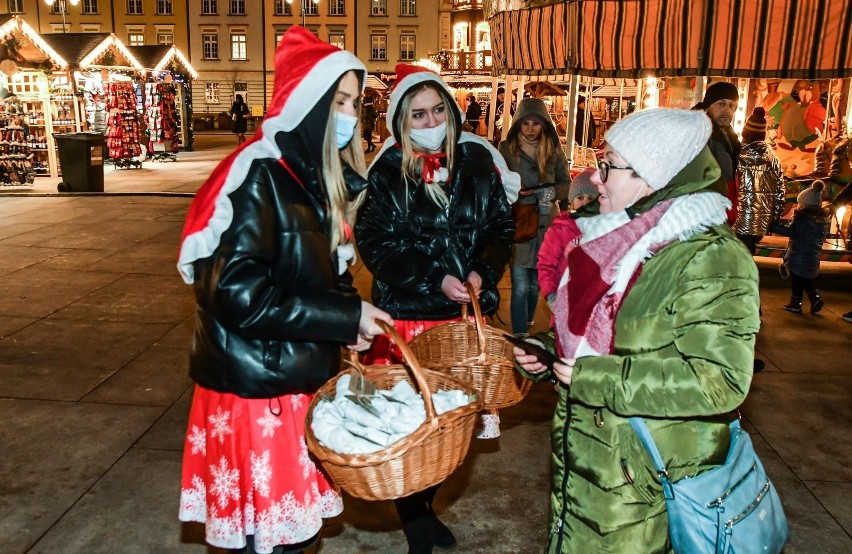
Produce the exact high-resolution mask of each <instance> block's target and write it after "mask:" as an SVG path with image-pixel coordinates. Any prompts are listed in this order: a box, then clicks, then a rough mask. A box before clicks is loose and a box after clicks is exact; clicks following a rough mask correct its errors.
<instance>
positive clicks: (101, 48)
mask: <svg viewBox="0 0 852 554" xmlns="http://www.w3.org/2000/svg"><path fill="white" fill-rule="evenodd" d="M110 46H115V48H116V49H117V50H118V51H119V52H121V55H122V56H124V58H125V59H126V60H127V61H128V62H130V66H131V67H132V68H133V69H135V70H137V71H144V70H145V68H144V67H142V64H141V63H139V60H137V59H136V57H135V56H133V54H131V53H130V50H128V49H127V47H126V46H125V45H124V43H123V42H121V41H120V40H119V39H118V37H117V36H115V34H113V33H110V35H109V36H108V37H107V38H105V39H104V40H103V41H102V42H101V43H100V44H98V45H97V46H95V48H94V49H93V50H92V51H91V52H89V53H88V54H87V55H86V57H85V58H83V59H82V60H80V67H81V68H83V69H85V68H87V67H90V66H92V65H95V63H94V62H95V60H96V59H98V57H100V55H101V54H103V53H104V52H106V50H107V48H109V47H110Z"/></svg>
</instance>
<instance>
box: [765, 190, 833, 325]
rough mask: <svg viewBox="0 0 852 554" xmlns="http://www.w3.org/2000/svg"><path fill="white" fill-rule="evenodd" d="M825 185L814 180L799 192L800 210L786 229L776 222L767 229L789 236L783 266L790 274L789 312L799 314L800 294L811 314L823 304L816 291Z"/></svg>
mask: <svg viewBox="0 0 852 554" xmlns="http://www.w3.org/2000/svg"><path fill="white" fill-rule="evenodd" d="M824 191H825V183H823V182H822V181H820V180H816V181H814V182H813V184H812V185H811V186H810V187H808V188H806V189H805V190H803V191H802V192H800V193H799V196H798V197H797V198H796V202H797V203H798V204H799V207H798V208H796V211H795V212H793V220H792V222H791V223H790V225H789V226H785V225H782V224H781V223H780V222H779V221H775V222H774V223H773V224H772V226H771V227H770V230H771V231H772V232H773V233H776V234H779V235H782V236H785V237H789V239H790V240H789V242H788V243H787V251H786V252H785V253H784V266H786V268H787V269H788V270H789V272H790V285H791V287H792V291H791V295H790V302H788V303H787V304H785V305H784V309H785V310H787V311H788V312H793V313H796V314H800V313H802V298H803V294H804V293H807V295H808V300H810V303H811V313H812V314H815V313H818V312H819V311H820V310H822V308H823V306H825V302H824V301H823V299H822V297H820V294H819V291H818V290H817V288H816V286H817V278H818V277H819V265H820V257H821V255H822V244H823V242H825V233H826V230H827V228H828V214H827V213H826V211H825V210H824V209H823V208H822V200H823V198H822V197H823V193H824Z"/></svg>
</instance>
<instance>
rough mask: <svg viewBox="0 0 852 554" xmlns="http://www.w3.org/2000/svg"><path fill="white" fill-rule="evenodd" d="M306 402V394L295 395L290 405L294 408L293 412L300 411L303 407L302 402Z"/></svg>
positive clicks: (291, 398)
mask: <svg viewBox="0 0 852 554" xmlns="http://www.w3.org/2000/svg"><path fill="white" fill-rule="evenodd" d="M304 401H305V395H304V394H294V395H293V396H291V397H290V405H291V406H293V410H298V409H299V408H301V407H302V402H304Z"/></svg>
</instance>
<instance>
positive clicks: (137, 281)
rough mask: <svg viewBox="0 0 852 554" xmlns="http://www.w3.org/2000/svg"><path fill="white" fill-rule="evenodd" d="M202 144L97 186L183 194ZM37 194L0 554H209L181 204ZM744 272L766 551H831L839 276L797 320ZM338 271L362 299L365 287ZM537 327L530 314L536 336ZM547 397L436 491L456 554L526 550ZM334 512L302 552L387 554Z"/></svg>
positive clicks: (385, 506)
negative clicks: (754, 362)
mask: <svg viewBox="0 0 852 554" xmlns="http://www.w3.org/2000/svg"><path fill="white" fill-rule="evenodd" d="M214 139H215V140H214ZM214 139H208V140H210V141H211V142H210V148H209V149H207V150H202V149H200V150H199V151H198V152H194V153H182V154H181V155H180V158H179V161H178V162H165V163H163V164H160V165H159V166H154V168H152V169H147V166H148V165H151V164H146V169H145V170H141V171H137V170H121V171H119V172H113V173H112V174H108V175H107V186H106V188H107V190H108V191H124V192H132V191H135V190H137V189H138V190H144V191H147V192H154V191H172V192H191V191H193V190H195V188H197V186H198V184H199V183H200V182H201V181H203V179H204V177H205V176H206V174H207V173H209V171H210V169H211V168H212V163H213V162H214V161H216V160H218V159H221V157H223V156H224V155H225V154H226V153H227V152H228V151H229V150H230V148H231V146H230V144H228V143H230V139H232V137H230V136H226V137H225V138H224V139H220V137H214ZM225 139H228V140H227V141H225ZM216 140H222V141H223V142H222V143H221V145H220V146H218V147H217V144H216V143H215V141H216ZM167 164H168V165H167ZM145 171H147V173H144V172H145ZM40 186H41V185H40ZM44 186H45V189H47V185H44ZM54 191H55V189H54ZM44 192H50V194H49V195H48V196H45V197H23V196H14V195H3V196H0V291H2V292H0V375H2V379H0V421H2V425H0V543H2V544H3V546H2V548H0V551H2V552H3V553H10V554H16V553H25V552H26V553H48V552H51V553H53V552H61V553H63V554H64V553H73V554H76V553H81V554H101V553H103V554H112V553H115V552H122V553H128V554H136V553H140V554H141V553H146V554H147V553H187V554H189V553H208V554H212V553H216V554H219V553H221V552H222V551H221V550H218V549H213V548H208V547H207V546H205V545H204V542H203V529H202V528H201V527H200V526H199V525H182V524H181V523H180V522H179V521H178V519H177V503H178V494H179V490H178V489H179V479H180V464H181V451H182V448H183V433H184V431H185V425H186V416H187V412H188V407H189V402H190V394H191V382H190V380H189V379H188V378H187V349H188V345H189V341H190V336H191V332H192V325H193V319H192V312H193V299H192V294H191V289H190V288H189V287H187V286H185V285H183V283H182V281H181V280H180V279H179V277H178V275H177V272H176V270H175V254H176V251H177V245H178V240H179V236H180V229H181V226H182V221H183V218H184V215H185V213H186V208H187V206H188V204H189V202H190V198H188V197H168V196H156V195H149V196H115V195H113V196H108V195H104V196H61V195H55V194H53V191H48V190H45V191H44ZM758 265H759V266H760V269H761V278H762V283H761V298H762V302H763V322H764V326H763V330H762V331H761V334H760V336H759V338H758V354H759V356H760V357H761V358H762V359H764V360H766V362H767V369H766V370H765V371H764V372H763V373H761V374H759V375H757V376H756V377H755V379H754V382H753V385H752V389H751V392H750V394H749V397H748V399H747V401H746V403H745V405H744V406H743V408H742V414H743V417H744V419H745V421H746V427H747V429H748V430H749V431H752V433H753V434H752V437H753V439H754V442H755V444H756V447H757V449H758V451H759V453H760V455H761V457H762V459H763V462H764V464H765V465H766V468H767V471H768V472H769V474H770V476H771V478H772V479H773V481H774V482H775V484H776V485H777V487H778V489H779V491H780V494H781V497H782V499H783V501H784V504H785V508H786V511H787V515H788V517H789V520H790V525H791V530H792V540H791V542H790V545H789V546H788V548H787V549H786V552H787V553H789V554H793V553H802V554H817V553H831V554H845V553H849V552H852V465H850V461H849V460H850V454H852V427H850V425H849V422H850V421H852V385H850V378H852V364H850V363H849V359H850V358H847V356H852V340H850V339H852V324H849V323H846V322H844V321H842V320H841V319H840V317H839V315H840V314H841V313H844V312H846V311H848V310H850V309H852V287H850V286H849V283H850V279H852V267H850V266H849V265H848V264H844V265H841V264H825V265H824V266H823V275H822V276H821V281H822V290H823V294H824V297H825V300H826V303H827V305H826V308H825V310H824V311H823V312H822V313H821V314H820V315H817V316H811V315H794V314H789V313H787V312H784V311H783V310H781V309H780V306H781V305H782V304H783V303H785V302H786V300H787V296H788V283H786V282H783V281H781V280H780V279H779V277H778V274H777V261H774V260H764V259H758ZM356 269H357V273H356V284H357V285H358V287H359V290H361V292H362V294H364V293H366V292H367V291H368V286H369V276H368V275H367V273H366V271H365V270H363V268H361V267H358V268H356ZM501 286H502V289H503V290H502V293H503V297H504V302H503V306H502V308H501V310H500V317H501V318H502V321H505V322H508V321H509V317H508V294H509V282H508V279H507V280H505V281H504V282H503V283H502V285H501ZM547 318H548V315H547V311H546V307H544V305H543V304H542V305H540V306H539V312H538V313H537V315H536V321H537V325H536V326H537V327H543V326H544V323H545V322H546V319H547ZM495 325H498V326H500V325H501V323H499V322H496V323H495ZM553 403H554V394H553V392H552V390H549V388H548V387H546V386H543V385H541V386H537V387H536V388H534V390H533V391H532V392H531V393H530V395H529V397H528V398H527V399H526V400H525V401H524V402H522V403H521V404H519V405H518V406H516V407H514V408H512V409H509V410H505V411H504V412H503V414H502V418H503V423H504V426H503V436H502V437H501V438H500V439H498V440H492V441H474V444H473V446H472V448H471V453H470V454H469V456H468V458H467V460H466V461H465V463H464V464H463V465H462V467H461V468H460V469H459V470H458V471H457V472H456V473H455V474H453V475H452V476H451V477H450V479H449V480H448V481H447V482H446V484H445V485H444V486H443V487H442V488H441V491H440V492H439V494H438V498H437V502H436V507H437V510H438V512H439V513H440V514H441V517H442V519H444V520H445V521H446V522H447V523H448V524H449V525H450V527H451V528H452V529H453V531H454V532H455V533H456V535H457V537H458V539H459V546H458V547H457V548H456V551H457V552H470V553H535V552H540V551H541V550H542V547H543V545H544V543H545V541H546V529H545V527H546V518H547V503H548V490H549V481H548V466H549V426H550V415H551V413H552V409H553ZM345 503H346V510H345V511H344V513H343V515H341V516H339V517H338V518H335V519H334V520H330V521H329V522H328V525H327V527H326V530H325V533H324V538H323V541H322V543H321V546H320V547H319V549H318V552H320V553H322V554H343V553H346V554H351V553H362V552H377V553H397V552H405V539H404V537H403V535H402V531H401V529H400V525H399V523H398V522H397V519H396V516H395V513H394V510H393V506H392V504H391V503H390V502H373V503H367V502H363V501H360V500H356V499H352V498H350V497H347V498H346V502H345ZM636 552H637V554H639V553H641V546H640V545H637V549H636ZM578 554H587V553H578Z"/></svg>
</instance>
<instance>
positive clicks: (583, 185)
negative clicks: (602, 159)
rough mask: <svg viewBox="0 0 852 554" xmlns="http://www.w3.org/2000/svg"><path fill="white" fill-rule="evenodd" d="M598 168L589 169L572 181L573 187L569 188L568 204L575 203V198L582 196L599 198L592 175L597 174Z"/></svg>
mask: <svg viewBox="0 0 852 554" xmlns="http://www.w3.org/2000/svg"><path fill="white" fill-rule="evenodd" d="M596 171H597V168H595V167H589V168H587V169H586V170H585V171H583V172H582V173H580V174H579V175H577V176H576V177H574V179H573V180H572V181H571V186H570V187H569V188H568V202H573V201H574V199H575V198H577V197H578V196H580V195H581V194H585V195H586V196H590V197H592V198H597V196H598V187H597V185H595V184H594V183H592V175H594V174H595V172H596Z"/></svg>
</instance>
